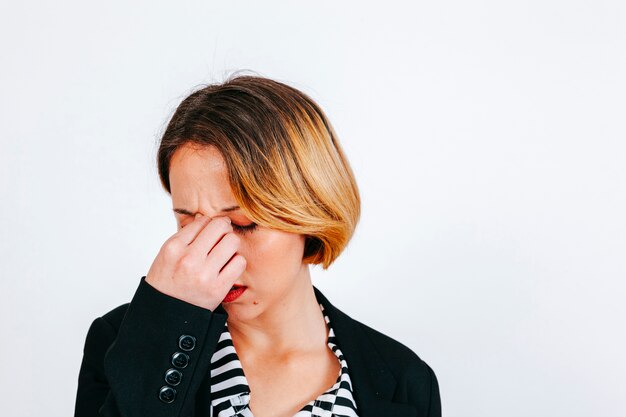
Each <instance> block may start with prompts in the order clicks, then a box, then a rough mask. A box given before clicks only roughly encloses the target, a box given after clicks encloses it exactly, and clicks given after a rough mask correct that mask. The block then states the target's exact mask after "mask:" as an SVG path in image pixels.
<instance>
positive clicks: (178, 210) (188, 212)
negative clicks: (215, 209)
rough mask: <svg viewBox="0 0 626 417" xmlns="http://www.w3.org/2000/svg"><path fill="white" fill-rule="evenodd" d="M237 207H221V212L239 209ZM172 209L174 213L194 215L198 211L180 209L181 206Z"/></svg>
mask: <svg viewBox="0 0 626 417" xmlns="http://www.w3.org/2000/svg"><path fill="white" fill-rule="evenodd" d="M239 208H240V207H239V206H231V207H226V208H223V209H222V212H226V213H227V212H230V211H235V210H239ZM172 210H174V212H175V213H180V214H185V215H187V216H195V215H196V214H197V213H198V212H196V213H192V212H191V211H189V210H185V209H182V208H175V209H172Z"/></svg>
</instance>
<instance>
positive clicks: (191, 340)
mask: <svg viewBox="0 0 626 417" xmlns="http://www.w3.org/2000/svg"><path fill="white" fill-rule="evenodd" d="M178 346H179V347H180V348H181V349H182V350H184V351H187V352H188V351H190V350H193V348H194V347H196V338H195V337H193V336H190V335H188V334H184V335H182V336H181V337H180V338H179V339H178Z"/></svg>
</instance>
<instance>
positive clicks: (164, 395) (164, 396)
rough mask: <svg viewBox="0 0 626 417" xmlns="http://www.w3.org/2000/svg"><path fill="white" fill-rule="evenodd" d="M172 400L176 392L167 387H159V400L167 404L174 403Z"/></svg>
mask: <svg viewBox="0 0 626 417" xmlns="http://www.w3.org/2000/svg"><path fill="white" fill-rule="evenodd" d="M174 398H176V390H175V389H174V388H172V387H168V386H162V387H161V390H160V391H159V400H161V401H163V402H164V403H168V404H169V403H171V402H173V401H174Z"/></svg>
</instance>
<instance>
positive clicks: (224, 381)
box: [210, 304, 358, 417]
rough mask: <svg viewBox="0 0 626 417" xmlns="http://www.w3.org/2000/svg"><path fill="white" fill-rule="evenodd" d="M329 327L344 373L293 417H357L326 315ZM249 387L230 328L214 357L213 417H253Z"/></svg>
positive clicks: (331, 343)
mask: <svg viewBox="0 0 626 417" xmlns="http://www.w3.org/2000/svg"><path fill="white" fill-rule="evenodd" d="M320 308H321V309H322V313H323V314H324V319H325V320H326V324H327V325H328V328H329V331H328V342H327V343H328V347H330V349H331V350H332V351H333V353H334V354H335V356H337V359H338V360H339V363H340V365H341V370H340V371H339V376H338V377H337V381H336V382H335V383H334V385H333V386H332V387H330V388H328V389H327V390H326V392H324V393H323V394H321V395H320V396H319V397H317V398H316V399H315V400H311V401H310V402H309V403H308V404H306V405H305V406H304V407H302V409H301V410H300V411H298V412H297V413H296V414H295V415H294V417H358V414H357V410H356V403H355V402H354V398H353V396H352V382H351V381H350V375H349V374H348V364H347V363H346V360H345V358H344V357H343V354H342V353H341V350H340V349H339V347H338V346H337V344H336V340H335V333H334V331H333V329H332V327H331V326H330V320H329V318H328V316H327V315H326V314H325V313H324V306H322V304H320ZM249 403H250V387H249V386H248V382H247V380H246V377H245V375H244V372H243V368H242V366H241V362H239V358H238V356H237V352H236V351H235V346H234V345H233V341H232V338H231V336H230V332H229V331H228V325H227V324H224V330H223V332H222V334H221V336H220V339H219V342H218V344H217V349H216V350H215V352H214V353H213V356H212V357H211V414H210V415H211V417H235V416H237V417H254V416H253V415H252V412H251V411H250V408H249Z"/></svg>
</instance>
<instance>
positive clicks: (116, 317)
mask: <svg viewBox="0 0 626 417" xmlns="http://www.w3.org/2000/svg"><path fill="white" fill-rule="evenodd" d="M129 305H130V303H124V304H122V305H119V306H117V307H115V308H114V309H112V310H110V311H108V312H107V313H105V314H103V315H102V316H101V318H102V320H104V321H105V322H106V323H107V324H108V325H109V326H111V328H113V329H114V330H115V331H116V332H117V331H118V330H119V328H120V325H121V324H122V320H124V316H125V315H126V311H127V310H128V306H129Z"/></svg>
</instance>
